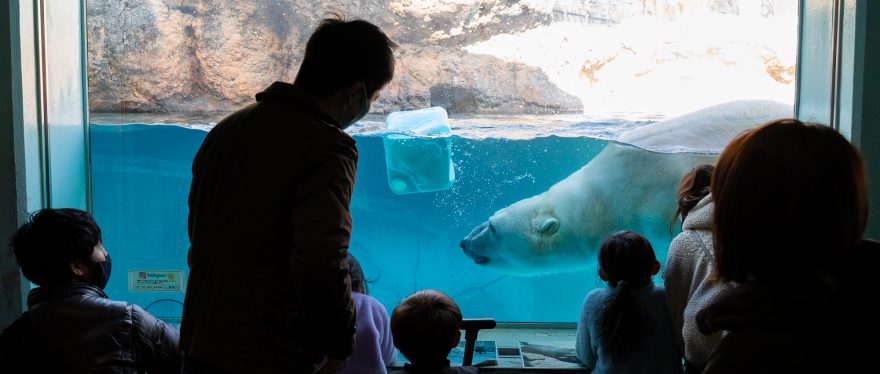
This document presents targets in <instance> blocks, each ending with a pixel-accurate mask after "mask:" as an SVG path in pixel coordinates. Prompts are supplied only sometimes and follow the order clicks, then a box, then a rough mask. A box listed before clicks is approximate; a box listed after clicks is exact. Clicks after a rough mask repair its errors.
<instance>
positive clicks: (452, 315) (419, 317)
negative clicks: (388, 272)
mask: <svg viewBox="0 0 880 374" xmlns="http://www.w3.org/2000/svg"><path fill="white" fill-rule="evenodd" d="M460 328H461V310H460V309H459V308H458V305H457V304H455V301H452V298H450V297H449V296H448V295H446V294H445V293H443V292H440V291H437V290H431V289H428V290H421V291H416V292H415V293H413V294H412V295H409V296H407V297H406V298H405V299H403V300H402V301H401V302H400V304H398V305H397V307H395V308H394V311H393V312H391V335H392V336H393V338H394V345H395V346H396V347H397V349H399V350H400V353H402V354H403V355H404V356H406V358H408V359H409V360H410V362H412V363H413V364H418V363H424V362H436V361H439V360H445V359H446V356H447V355H449V351H451V350H452V348H453V347H455V345H456V344H458V340H459V338H460V337H461V335H460V333H461V332H460Z"/></svg>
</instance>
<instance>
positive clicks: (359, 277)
mask: <svg viewBox="0 0 880 374" xmlns="http://www.w3.org/2000/svg"><path fill="white" fill-rule="evenodd" d="M345 261H346V262H348V276H349V278H351V290H352V291H354V292H360V293H362V294H364V295H367V294H368V292H369V291H368V290H367V280H366V279H365V278H364V271H363V270H362V269H361V264H360V262H358V260H357V259H356V258H355V257H354V255H352V254H351V252H349V253H348V255H347V256H345Z"/></svg>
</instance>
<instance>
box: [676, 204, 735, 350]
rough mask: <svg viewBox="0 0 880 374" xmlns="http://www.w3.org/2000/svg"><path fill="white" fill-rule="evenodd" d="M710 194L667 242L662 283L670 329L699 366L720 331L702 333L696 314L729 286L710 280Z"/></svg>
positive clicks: (681, 346)
mask: <svg viewBox="0 0 880 374" xmlns="http://www.w3.org/2000/svg"><path fill="white" fill-rule="evenodd" d="M713 207H714V204H713V203H712V195H711V194H710V195H707V196H706V197H704V198H703V199H701V200H700V201H699V202H698V203H697V205H695V206H694V207H693V209H691V211H690V212H688V214H687V216H686V217H685V220H684V222H683V223H682V232H681V233H679V234H678V235H677V236H676V237H675V238H674V239H672V243H670V245H669V254H668V257H667V258H666V270H665V271H664V273H663V284H664V286H665V288H666V303H667V306H668V307H669V315H670V316H671V317H672V324H673V331H675V335H676V340H677V341H678V345H679V349H681V351H682V352H684V357H685V359H686V360H687V361H688V362H690V363H691V364H694V365H696V366H698V367H702V366H704V365H705V364H706V362H707V361H708V360H709V354H710V353H712V349H714V348H715V344H716V343H717V342H718V340H719V339H721V332H716V333H714V334H711V335H703V334H702V333H701V332H700V331H699V330H698V329H697V321H696V315H697V312H699V311H700V310H701V309H703V308H704V307H706V306H707V305H709V304H710V303H711V302H712V300H713V299H714V298H715V297H716V296H717V295H718V294H719V293H720V292H721V291H723V290H724V289H726V288H728V287H730V286H729V285H727V284H722V283H718V282H714V281H711V280H709V279H708V278H709V275H710V274H711V272H712V262H713V246H712V210H713Z"/></svg>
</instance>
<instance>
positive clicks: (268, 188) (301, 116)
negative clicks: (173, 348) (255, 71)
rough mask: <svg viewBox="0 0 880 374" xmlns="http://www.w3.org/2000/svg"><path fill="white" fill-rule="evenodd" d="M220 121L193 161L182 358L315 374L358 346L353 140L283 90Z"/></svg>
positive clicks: (284, 86)
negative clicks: (351, 264) (352, 268)
mask: <svg viewBox="0 0 880 374" xmlns="http://www.w3.org/2000/svg"><path fill="white" fill-rule="evenodd" d="M256 97H257V103H256V104H252V105H250V106H248V107H246V108H244V109H241V110H239V111H238V112H236V113H233V114H231V115H230V116H228V117H226V118H224V119H223V120H222V121H220V122H219V123H218V124H217V125H216V126H215V127H214V128H213V129H212V130H211V131H210V132H209V133H208V136H207V137H206V138H205V140H204V142H203V143H202V146H201V148H199V151H198V153H197V154H196V157H195V160H194V161H193V169H192V171H193V180H192V186H191V187H190V194H189V238H190V251H189V258H188V262H189V266H190V273H189V282H188V286H187V292H186V298H185V302H184V308H183V320H182V324H181V348H182V349H183V351H184V352H186V354H187V357H188V358H189V359H191V360H192V361H193V362H196V363H198V364H199V365H200V366H204V367H208V368H216V369H224V370H228V371H230V372H249V373H250V372H260V373H287V372H309V371H311V370H312V369H311V368H312V367H313V366H314V364H317V363H318V362H320V360H322V359H323V358H324V357H334V358H338V359H343V358H346V357H348V356H349V355H351V352H352V349H353V346H354V331H355V310H354V305H353V303H352V299H351V285H350V280H349V276H348V265H347V263H346V261H345V256H346V253H347V250H348V244H349V237H350V235H351V214H350V212H349V202H350V199H351V193H352V189H353V187H354V181H355V173H356V168H357V156H358V155H357V150H356V148H355V142H354V139H352V137H351V136H349V135H348V134H346V133H345V132H343V131H342V129H341V128H340V126H339V124H338V123H336V121H335V120H334V119H333V118H332V117H330V116H329V115H327V114H326V113H324V112H322V111H321V110H320V109H318V107H317V106H316V105H315V103H314V100H313V99H312V97H311V96H310V95H309V94H308V93H306V92H304V91H302V90H300V89H298V88H297V87H295V86H293V85H291V84H288V83H283V82H275V83H273V84H272V85H271V86H270V87H269V88H267V89H266V90H265V91H263V92H261V93H259V94H257V96H256Z"/></svg>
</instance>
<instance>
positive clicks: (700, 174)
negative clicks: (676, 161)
mask: <svg viewBox="0 0 880 374" xmlns="http://www.w3.org/2000/svg"><path fill="white" fill-rule="evenodd" d="M713 171H715V167H714V166H712V165H710V164H702V165H699V166H697V167H694V168H693V169H691V170H690V171H689V172H688V173H687V174H685V175H684V176H682V177H681V181H680V182H679V184H678V193H677V194H676V197H677V200H678V209H676V210H675V215H674V216H672V220H673V222H674V221H675V220H676V219H678V217H679V215H680V216H681V221H682V222H684V219H685V218H687V215H688V213H689V212H690V211H691V209H693V208H694V206H696V205H697V203H698V202H700V200H702V199H703V198H704V197H706V195H708V194H709V184H710V183H711V182H712V172H713Z"/></svg>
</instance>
